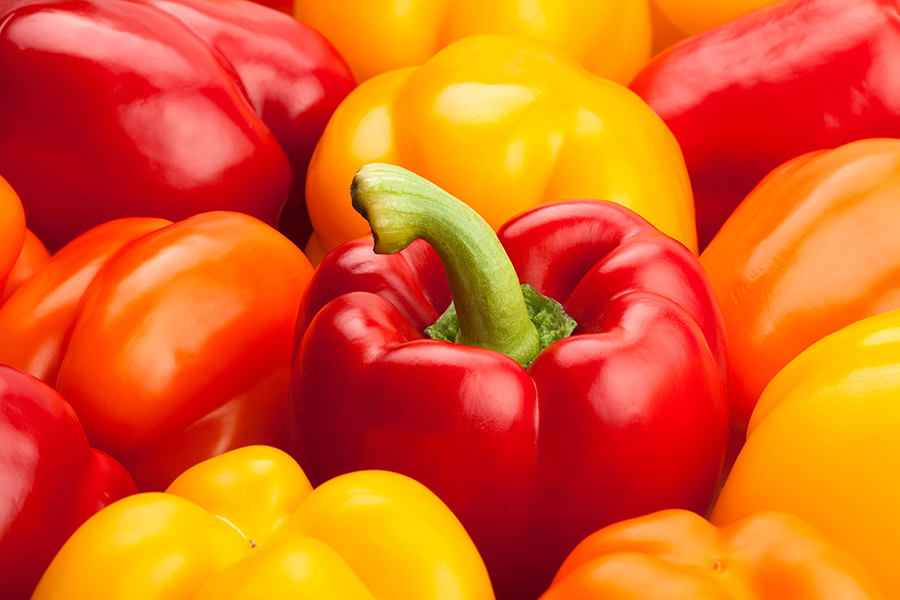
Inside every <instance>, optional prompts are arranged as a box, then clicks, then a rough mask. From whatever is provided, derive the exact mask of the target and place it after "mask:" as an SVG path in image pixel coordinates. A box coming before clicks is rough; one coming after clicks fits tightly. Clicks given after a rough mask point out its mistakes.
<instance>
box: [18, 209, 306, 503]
mask: <svg viewBox="0 0 900 600" xmlns="http://www.w3.org/2000/svg"><path fill="white" fill-rule="evenodd" d="M311 275H312V267H311V266H310V264H309V261H307V260H306V258H305V257H304V256H303V253H302V252H301V251H300V250H299V249H298V248H297V247H296V245H294V244H293V243H291V242H290V240H288V239H287V238H285V237H284V236H283V235H281V234H280V233H278V232H277V231H275V230H274V229H272V228H271V227H269V226H268V225H266V224H265V223H262V222H260V221H259V220H257V219H254V218H253V217H250V216H247V215H244V214H241V213H228V212H213V213H204V214H201V215H196V216H194V217H191V218H189V219H186V220H184V221H180V222H178V223H170V222H168V221H165V220H163V219H151V218H132V219H122V220H117V221H112V222H109V223H106V224H104V225H101V226H98V227H97V228H94V229H92V230H90V231H88V232H87V233H85V234H83V235H82V236H80V237H79V238H76V239H75V240H74V241H73V242H72V243H70V244H69V245H67V246H66V247H65V248H63V249H62V250H60V251H59V252H58V253H56V254H55V255H54V256H53V257H52V258H51V259H50V261H49V262H48V263H47V264H46V265H44V267H42V268H41V269H40V270H39V271H38V272H37V273H35V275H34V276H32V277H31V278H30V279H29V280H28V281H27V282H26V283H25V284H23V286H22V287H21V288H19V290H18V291H17V292H16V293H15V294H13V296H12V297H11V298H10V299H9V300H8V301H7V302H6V303H5V304H4V305H3V306H2V307H0V363H6V364H10V365H13V366H17V367H19V368H21V369H23V370H26V371H28V372H30V373H32V374H34V375H35V376H37V377H40V378H41V379H43V380H45V381H46V382H47V383H48V384H51V385H53V386H54V387H55V388H56V389H57V390H58V391H59V392H60V393H61V394H62V395H63V396H64V397H65V398H66V399H67V400H68V401H69V402H70V403H71V404H72V406H73V408H74V409H75V412H76V413H77V414H78V417H79V418H80V419H81V422H82V424H83V425H84V428H85V431H86V432H87V436H88V439H89V440H90V441H91V443H92V445H94V446H95V447H97V448H100V449H101V450H104V451H106V452H108V453H109V454H111V455H112V456H113V457H115V458H116V459H117V460H119V461H120V462H121V463H122V464H123V465H125V467H126V468H127V469H128V470H129V471H130V472H131V474H132V475H133V476H134V478H135V480H136V481H137V483H138V486H139V487H140V488H141V489H142V490H161V489H164V488H165V487H166V486H167V485H168V484H169V483H171V482H172V480H173V479H175V477H176V476H177V475H178V474H179V473H181V472H182V471H184V470H185V469H186V468H188V467H190V466H192V465H194V464H196V463H198V462H200V461H202V460H204V459H206V458H209V457H211V456H215V455H217V454H220V453H222V452H224V451H226V450H228V449H231V448H236V447H238V446H243V445H247V444H254V443H265V444H269V445H282V446H283V445H284V444H285V436H286V427H285V425H284V416H283V415H284V414H286V410H287V408H286V407H287V396H288V387H289V383H290V367H291V363H290V358H291V343H292V336H293V327H294V324H295V322H296V319H297V311H298V308H299V305H300V299H301V296H302V294H303V290H304V289H305V287H306V285H307V283H308V281H309V278H310V277H311Z"/></svg>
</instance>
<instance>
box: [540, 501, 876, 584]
mask: <svg viewBox="0 0 900 600" xmlns="http://www.w3.org/2000/svg"><path fill="white" fill-rule="evenodd" d="M685 598H691V599H693V600H720V599H724V598H746V599H748V600H749V599H752V598H759V599H760V600H782V599H784V600H832V599H834V598H843V599H845V600H850V599H851V598H852V599H854V600H880V599H881V598H883V596H882V595H881V593H880V592H879V591H878V588H876V587H875V584H874V583H873V582H872V579H871V577H869V575H868V574H867V573H866V572H865V571H864V570H863V568H862V567H861V566H860V565H859V563H858V562H856V561H855V560H853V558H851V557H850V556H849V555H848V554H847V553H846V552H844V551H843V550H841V549H840V548H838V547H837V546H835V545H834V544H833V543H832V542H830V541H829V540H828V539H827V538H826V537H825V536H824V535H822V534H821V533H820V532H819V531H818V530H816V529H815V528H814V527H812V526H810V525H809V524H808V523H806V522H805V521H803V520H802V519H799V518H797V517H795V516H793V515H789V514H787V513H781V512H775V511H769V512H760V513H754V514H752V515H749V516H747V517H745V518H743V519H740V520H738V521H735V522H734V523H731V524H729V525H727V526H724V527H721V528H716V527H714V526H713V525H711V524H710V523H709V522H708V521H706V520H705V519H703V518H702V517H699V516H697V515H696V514H694V513H692V512H688V511H684V510H666V511H660V512H658V513H654V514H650V515H646V516H643V517H637V518H635V519H630V520H628V521H624V522H622V523H616V524H615V525H610V526H609V527H606V528H604V529H602V530H600V531H598V532H597V533H594V534H592V535H591V536H590V537H588V538H586V539H585V540H584V541H583V542H581V543H580V544H579V545H578V547H577V548H575V550H574V551H573V552H572V554H570V555H569V557H568V558H567V559H566V562H565V563H563V566H562V567H561V568H560V570H559V573H557V575H556V579H554V581H553V585H552V586H551V587H550V589H549V590H548V591H547V593H546V594H544V595H543V596H541V600H600V599H603V600H619V599H621V600H636V599H641V600H684V599H685Z"/></svg>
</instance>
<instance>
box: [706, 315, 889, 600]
mask: <svg viewBox="0 0 900 600" xmlns="http://www.w3.org/2000/svg"><path fill="white" fill-rule="evenodd" d="M898 398H900V311H896V310H895V311H891V312H888V313H884V314H881V315H877V316H873V317H869V318H867V319H863V320H861V321H858V322H856V323H854V324H851V325H848V326H847V327H844V328H843V329H841V330H839V331H837V332H835V333H832V334H831V335H828V336H826V337H824V338H822V339H821V340H819V341H818V342H816V343H815V344H813V345H812V346H810V347H809V348H807V349H806V350H804V351H803V352H802V353H801V354H800V355H799V356H797V357H796V358H794V359H793V360H792V361H791V362H790V363H788V364H787V366H785V367H784V369H782V370H781V371H779V373H778V374H777V375H776V376H775V377H774V378H773V379H772V381H771V382H770V383H769V385H768V386H767V387H766V389H765V392H763V395H762V397H760V399H759V403H758V404H757V405H756V409H755V410H754V411H753V417H752V418H751V419H750V427H749V429H748V434H747V443H746V445H745V446H744V448H743V449H742V450H741V453H740V454H739V455H738V458H737V461H736V462H735V464H734V468H733V470H732V471H731V474H730V475H729V476H728V479H727V481H726V482H725V486H724V488H723V489H722V493H721V496H720V497H719V499H718V501H717V503H716V506H715V509H714V511H713V513H712V522H713V523H717V524H726V523H730V522H732V521H734V520H735V519H739V518H741V517H743V516H745V515H747V514H749V513H751V512H756V511H760V510H781V511H785V512H789V513H792V514H794V515H797V516H799V517H800V518H803V519H805V520H807V521H809V523H810V524H812V525H813V526H815V527H816V528H818V529H819V530H821V531H822V533H823V534H825V535H826V536H827V537H828V538H829V539H830V540H832V541H833V542H834V543H835V544H837V545H838V546H840V547H841V548H843V549H844V550H846V551H847V552H848V553H849V554H850V555H851V556H853V557H854V558H855V559H856V560H857V561H859V563H860V564H861V565H862V566H863V567H864V568H865V569H866V570H867V571H868V572H869V574H870V575H871V576H872V578H873V579H874V581H875V584H876V585H877V586H878V587H879V589H880V590H881V592H882V593H883V594H884V596H885V598H897V597H898V596H900V572H898V570H897V546H896V540H897V538H898V536H900V513H898V511H897V506H898V505H900V479H898V477H897V476H896V472H897V464H898V462H900V438H898V436H897V431H898V430H900V402H898ZM842 597H843V596H842Z"/></svg>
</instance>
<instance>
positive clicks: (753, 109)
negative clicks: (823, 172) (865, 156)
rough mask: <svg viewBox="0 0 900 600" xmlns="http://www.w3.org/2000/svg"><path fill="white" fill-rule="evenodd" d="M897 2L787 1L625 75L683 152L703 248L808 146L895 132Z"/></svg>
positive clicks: (899, 55)
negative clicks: (740, 206)
mask: <svg viewBox="0 0 900 600" xmlns="http://www.w3.org/2000/svg"><path fill="white" fill-rule="evenodd" d="M898 64H900V6H898V3H897V1H896V0H853V1H847V0H791V1H789V2H780V3H778V4H775V5H773V6H771V7H767V8H762V9H759V10H757V11H754V12H752V13H750V14H748V15H746V16H744V17H741V18H739V19H736V20H734V21H732V22H730V23H727V24H725V25H722V26H720V27H718V28H716V29H713V30H710V31H707V32H705V33H702V34H700V35H698V36H695V37H692V38H689V39H687V40H685V41H683V42H681V43H680V44H677V45H676V46H673V47H672V48H670V49H669V50H667V51H666V52H663V53H662V54H660V55H659V56H657V57H656V58H654V59H653V60H652V61H650V63H649V64H648V65H647V66H646V67H644V69H643V70H641V72H640V73H638V75H637V76H636V77H635V79H634V80H633V81H632V83H631V89H632V90H634V91H635V92H637V93H638V95H640V96H641V97H642V98H643V99H644V100H646V101H647V103H648V104H649V105H650V106H651V107H652V108H653V110H654V111H656V113H657V114H659V115H660V116H661V117H662V118H663V120H664V121H665V122H666V124H667V125H668V126H669V128H670V129H671V130H672V133H674V134H675V137H676V138H677V139H678V142H679V144H680V145H681V149H682V151H683V152H684V159H685V162H686V164H687V168H688V172H689V174H690V177H691V185H692V187H693V190H694V200H695V203H696V209H697V229H698V236H699V241H700V247H701V249H702V248H704V247H706V245H707V244H708V243H709V241H710V240H711V239H712V237H713V236H714V235H715V233H716V231H718V230H719V228H720V227H721V226H722V223H724V222H725V219H726V218H727V217H728V215H729V214H731V212H732V211H733V210H734V208H735V207H736V206H737V205H738V203H739V202H740V201H741V200H742V199H743V198H744V196H746V195H747V194H748V193H749V192H750V190H752V189H753V187H754V186H755V185H756V184H757V183H759V181H760V180H761V179H762V178H763V177H764V176H765V175H766V174H767V173H768V172H769V171H771V170H772V169H774V168H775V167H777V166H778V165H780V164H782V163H783V162H785V161H787V160H789V159H791V158H794V157H796V156H799V155H801V154H804V153H806V152H810V151H813V150H820V149H827V148H834V147H837V146H840V145H842V144H845V143H847V142H850V141H853V140H859V139H865V138H874V137H900V102H898V100H897V98H900V70H898V69H897V65H898Z"/></svg>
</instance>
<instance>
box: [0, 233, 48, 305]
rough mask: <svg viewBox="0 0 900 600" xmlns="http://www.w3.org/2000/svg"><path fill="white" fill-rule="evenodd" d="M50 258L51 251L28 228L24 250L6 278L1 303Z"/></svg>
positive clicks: (0, 297)
mask: <svg viewBox="0 0 900 600" xmlns="http://www.w3.org/2000/svg"><path fill="white" fill-rule="evenodd" d="M48 260H50V253H49V252H48V251H47V247H46V246H44V244H43V243H42V242H41V240H39V239H38V237H37V236H36V235H34V233H33V232H32V231H31V230H30V229H27V228H26V229H25V242H24V243H23V244H22V251H21V252H20V253H19V258H17V259H16V264H15V265H13V268H12V269H11V270H10V272H9V277H7V278H6V285H5V286H4V288H3V291H2V292H0V304H3V303H4V302H6V301H7V300H8V299H9V297H10V296H12V293H13V292H14V291H16V290H17V289H19V287H20V286H21V285H22V284H23V283H25V281H26V280H27V279H28V278H29V277H31V276H32V275H34V272H35V271H37V270H38V269H39V268H41V267H42V266H43V265H44V263H45V262H47V261H48Z"/></svg>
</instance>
